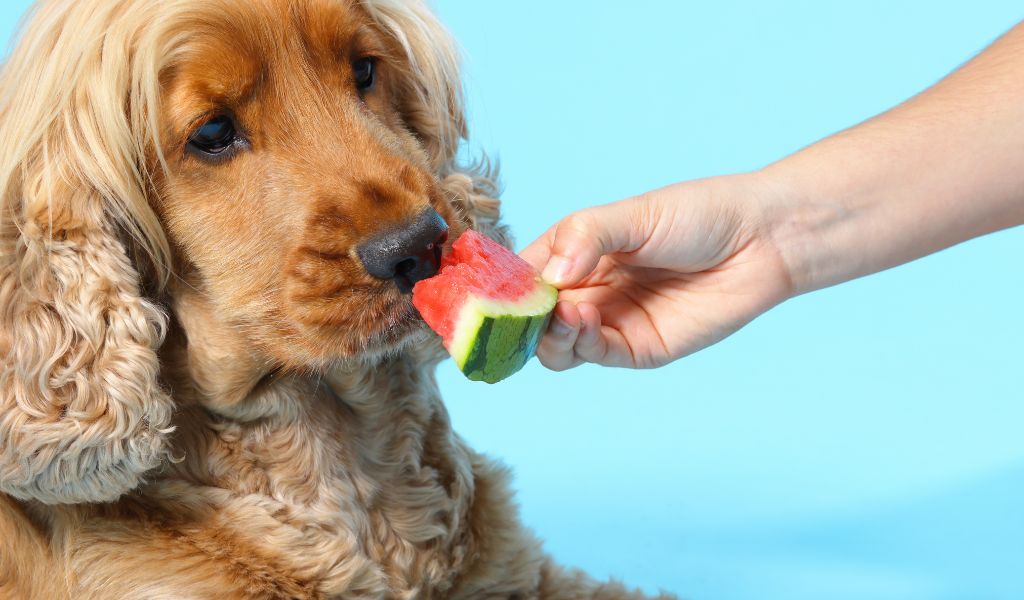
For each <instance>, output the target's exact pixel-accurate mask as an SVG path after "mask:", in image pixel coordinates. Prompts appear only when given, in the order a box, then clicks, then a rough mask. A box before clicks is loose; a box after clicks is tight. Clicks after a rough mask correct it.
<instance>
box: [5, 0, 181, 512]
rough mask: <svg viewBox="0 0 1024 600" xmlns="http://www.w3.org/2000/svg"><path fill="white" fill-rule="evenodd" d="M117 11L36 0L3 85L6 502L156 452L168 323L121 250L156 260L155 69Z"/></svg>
mask: <svg viewBox="0 0 1024 600" xmlns="http://www.w3.org/2000/svg"><path fill="white" fill-rule="evenodd" d="M125 4H127V3H108V4H100V5H95V6H93V5H92V3H77V2H73V1H70V0H53V1H51V2H46V3H41V4H40V5H38V6H37V8H36V15H35V18H34V19H33V20H32V22H31V26H30V29H29V31H28V32H27V33H26V39H29V40H32V41H33V43H31V44H28V43H25V44H19V46H18V48H17V49H16V50H15V52H14V53H13V54H12V56H11V57H10V59H9V60H8V62H7V64H5V65H4V68H3V74H2V78H0V89H2V90H3V92H4V93H3V94H2V95H0V492H4V493H7V494H10V495H12V496H14V497H17V498H22V499H35V500H39V501H41V502H45V503H51V504H53V503H75V502H97V501H109V500H112V499H115V498H117V497H118V496H120V495H121V494H123V493H124V492H126V491H128V490H130V489H132V488H134V487H136V486H137V485H138V484H139V483H140V481H141V480H142V476H143V474H144V473H146V471H148V470H150V469H152V468H154V467H156V466H157V465H158V464H159V463H160V461H161V460H162V457H163V456H164V454H165V449H164V448H165V445H164V438H165V436H166V433H167V431H168V425H169V422H170V416H171V401H170V398H169V397H168V395H167V394H166V393H165V392H164V391H163V390H161V389H160V387H159V384H158V383H157V374H158V369H159V363H158V360H157V356H156V349H157V348H158V347H159V345H160V344H161V341H162V338H163V334H164V330H165V327H166V317H165V315H164V314H163V313H162V312H161V310H160V309H159V308H158V307H157V306H155V305H154V304H152V303H151V302H149V301H147V300H144V299H143V298H142V295H141V293H140V278H139V274H138V273H137V271H136V268H135V267H134V266H133V263H132V261H131V260H130V259H129V257H128V255H127V252H126V245H125V240H128V239H131V240H134V241H133V248H141V249H142V250H141V254H142V255H146V256H149V257H151V258H154V259H157V258H159V257H160V256H166V240H164V239H163V237H162V231H161V230H160V229H159V225H158V224H157V221H156V218H155V216H154V215H153V214H152V211H151V209H150V208H149V207H148V204H147V202H146V195H145V193H144V191H143V190H144V183H143V182H144V180H145V177H144V176H143V174H142V167H141V165H142V164H143V155H142V148H143V147H145V146H146V144H147V143H148V138H147V136H146V135H145V134H142V133H141V131H143V130H145V128H146V125H145V123H146V114H147V112H146V110H145V109H146V102H145V101H143V98H144V97H147V98H152V97H154V96H155V93H154V91H153V90H155V87H154V86H155V77H156V75H155V73H156V72H157V71H158V69H156V70H155V69H154V65H147V64H144V63H143V62H141V61H139V60H138V59H137V58H136V55H135V53H134V52H133V50H132V49H133V48H134V42H133V41H132V39H131V36H133V35H135V33H134V31H133V30H132V29H131V28H126V27H120V28H119V27H114V26H113V24H114V23H116V22H118V19H120V18H121V17H123V16H124V15H122V14H121V13H125V12H126V11H127V10H128V9H129V8H128V7H126V6H125ZM136 12H137V13H138V14H137V15H136V18H138V19H139V20H140V22H142V21H143V20H144V19H146V18H147V15H145V14H143V13H141V12H140V11H136ZM150 22H152V19H150ZM133 69H135V70H136V71H138V73H146V74H147V75H146V76H136V75H138V73H134V74H133ZM26 82H31V85H26ZM15 90H17V93H15ZM161 249H163V251H162V252H161Z"/></svg>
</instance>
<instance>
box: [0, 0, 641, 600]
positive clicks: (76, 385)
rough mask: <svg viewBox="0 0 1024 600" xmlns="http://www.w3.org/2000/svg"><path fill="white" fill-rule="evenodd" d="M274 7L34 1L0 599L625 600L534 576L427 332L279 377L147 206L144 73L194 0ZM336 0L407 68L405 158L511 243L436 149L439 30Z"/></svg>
mask: <svg viewBox="0 0 1024 600" xmlns="http://www.w3.org/2000/svg"><path fill="white" fill-rule="evenodd" d="M318 2H319V4H318ZM334 3H343V0H334ZM284 4H286V3H285V1H284V0H217V2H201V1H200V0H92V1H89V2H85V1H82V0H48V1H44V2H42V3H40V4H39V5H38V6H37V7H36V8H35V9H34V12H33V14H32V16H31V18H30V19H29V21H28V26H27V28H26V29H25V31H24V33H23V34H22V35H21V39H20V42H19V44H18V46H17V48H16V49H15V51H14V52H13V54H12V55H11V57H10V59H9V61H8V63H7V64H6V65H5V66H4V68H3V73H2V75H0V598H18V599H20V598H24V599H37V598H45V599H49V598H78V599H114V598H116V599H139V600H143V599H145V600H153V599H159V598H168V599H170V598H174V599H182V598H303V599H306V598H352V599H355V598H465V599H475V598H517V599H528V598H537V599H582V598H601V599H609V600H610V599H618V598H641V597H643V596H642V595H641V594H639V593H636V592H630V591H628V590H626V589H625V588H623V587H622V586H620V585H618V584H615V583H611V584H599V583H596V582H594V581H592V580H590V579H589V578H587V577H586V576H584V575H582V574H580V573H578V572H573V571H565V570H563V569H561V568H559V567H557V566H555V565H554V564H552V562H551V561H550V559H549V558H548V557H547V556H546V555H545V554H544V552H543V551H542V549H541V544H540V542H539V541H538V540H537V539H536V538H535V537H534V535H533V534H532V533H531V532H529V531H528V530H527V529H525V528H524V527H523V526H522V525H521V523H520V521H519V518H518V515H517V509H516V507H515V504H514V502H513V499H512V494H511V492H510V487H509V481H508V480H509V477H508V473H507V471H506V470H505V469H504V468H503V467H501V466H500V465H498V464H496V463H495V462H494V461H492V460H489V459H487V458H486V457H484V456H481V455H480V454H478V453H476V452H474V451H473V450H472V449H470V448H469V447H468V446H467V445H466V444H465V443H464V442H463V441H462V440H461V439H460V438H459V437H458V436H457V435H456V434H455V433H454V432H453V431H452V429H451V425H450V423H449V419H448V414H447V412H446V410H445V408H444V405H443V403H442V402H441V400H440V395H439V393H438V390H437V386H436V383H435V381H434V376H433V370H434V367H435V365H436V363H437V361H438V360H439V359H440V357H441V355H442V352H441V350H440V346H439V344H438V343H437V342H436V340H429V341H428V338H427V336H426V335H425V333H423V332H422V331H421V332H420V333H417V334H410V336H408V337H407V338H406V339H405V340H404V342H402V343H396V344H393V345H392V346H391V347H383V349H381V348H377V349H371V348H370V347H369V346H367V348H366V350H365V352H362V353H359V354H358V355H356V356H349V357H346V358H344V359H338V360H334V361H329V362H326V363H323V364H321V363H315V364H309V365H306V366H305V367H303V368H299V369H294V368H293V369H282V368H281V367H280V366H275V365H274V364H273V362H274V361H273V360H272V355H271V354H268V353H267V351H266V348H265V347H262V346H260V345H259V344H258V343H255V342H253V341H252V339H250V337H247V336H248V335H249V332H250V330H251V328H252V327H254V324H253V323H254V322H255V321H253V322H246V321H244V320H242V321H240V320H239V317H238V316H237V314H236V313H230V312H229V311H228V310H227V309H225V307H224V306H223V303H224V301H223V300H222V299H218V297H217V296H216V294H214V293H212V292H211V291H210V290H212V289H216V286H215V284H216V282H210V281H209V280H208V278H207V279H204V278H203V277H202V276H201V270H200V269H198V268H197V267H196V266H195V265H190V264H187V261H184V262H183V260H182V258H181V256H182V254H183V253H185V252H187V251H188V250H189V248H188V247H185V245H183V244H182V243H181V242H180V241H176V240H175V239H174V236H172V235H170V234H169V229H168V225H167V218H164V217H161V215H160V214H159V213H158V211H157V210H155V209H154V206H156V205H159V204H160V202H161V201H162V197H163V196H162V195H163V194H168V193H173V192H174V190H175V189H176V188H175V186H177V185H178V183H177V182H178V181H180V177H179V178H177V179H176V178H175V175H174V168H175V167H174V164H175V160H177V159H176V158H175V157H172V156H170V155H169V154H167V152H166V151H165V149H166V148H168V147H170V145H169V144H170V141H169V140H168V139H166V138H165V137H162V136H164V135H165V133H166V131H168V130H167V128H166V127H165V124H164V122H163V121H162V120H161V119H162V117H161V114H163V113H161V110H162V109H163V108H164V107H165V106H166V99H165V98H164V96H163V94H164V93H165V87H166V82H165V81H164V80H163V79H162V77H163V75H164V74H165V73H166V72H167V69H168V67H169V65H172V64H174V62H175V61H176V60H179V59H180V58H181V54H182V53H183V52H184V50H182V49H183V48H185V47H187V44H188V42H189V41H190V39H191V38H190V36H191V32H192V31H193V30H194V28H197V27H201V26H204V24H206V23H208V21H209V19H212V18H215V16H216V15H215V13H213V12H212V10H213V9H212V8H211V7H213V6H215V5H216V6H218V7H220V8H223V9H225V10H227V9H229V8H230V9H232V10H234V9H237V10H240V11H254V10H259V9H261V7H265V8H267V9H268V10H269V9H270V7H273V6H277V5H284ZM306 4H308V5H310V6H313V5H316V6H319V5H321V4H322V5H325V6H326V5H328V4H330V2H327V0H302V2H298V1H297V0H292V3H291V4H289V5H288V6H290V7H292V8H294V7H295V6H298V5H306ZM356 4H358V6H357V7H356V8H357V9H358V10H363V11H366V14H368V15H369V17H370V18H371V19H372V21H373V23H374V24H375V26H376V27H377V28H379V31H381V32H383V34H384V35H386V36H389V37H390V39H391V41H392V42H394V43H395V44H396V47H399V48H401V49H402V52H404V54H405V56H404V63H402V64H405V65H407V72H402V73H398V74H399V75H402V76H403V77H399V78H398V83H397V84H396V85H397V87H396V90H397V92H396V93H397V94H398V96H399V98H400V100H401V106H402V115H403V119H404V123H403V125H404V127H406V128H407V129H408V131H409V132H411V135H412V138H411V139H415V141H416V144H417V145H418V147H417V148H414V149H412V150H409V151H408V152H407V153H406V154H407V155H408V156H411V157H412V158H410V159H409V160H411V161H413V162H415V161H419V160H421V159H420V158H418V157H421V158H422V163H423V164H424V165H426V168H428V169H429V171H430V172H431V174H432V176H433V177H434V178H436V184H429V185H436V186H437V189H438V190H439V193H440V194H441V196H442V197H443V201H444V202H445V203H446V205H445V209H446V210H450V211H451V214H452V215H455V217H454V218H455V220H461V221H464V222H465V225H468V226H473V227H476V228H479V229H482V230H485V231H487V232H488V233H489V234H490V235H492V236H493V237H495V238H497V239H500V240H502V241H504V242H506V243H508V237H507V232H506V230H505V229H504V227H503V226H501V224H500V222H499V211H498V202H497V200H495V199H494V197H495V196H496V195H497V191H496V189H495V186H494V184H493V179H492V177H490V175H489V174H488V173H487V172H486V171H487V170H486V169H479V170H477V171H473V170H466V169H461V168H459V167H458V165H457V164H456V162H455V160H454V155H455V150H456V146H457V144H458V140H459V138H460V137H461V136H463V135H464V134H465V124H464V121H463V112H462V99H461V96H460V91H459V90H460V88H459V79H458V68H457V67H458V65H457V60H456V54H455V52H454V50H453V46H452V43H451V41H450V40H449V39H448V36H447V34H446V33H445V31H444V29H443V28H442V27H441V26H440V24H439V23H438V22H437V21H436V19H435V18H434V17H433V16H432V15H431V14H430V12H429V10H428V9H427V7H426V6H425V5H424V4H423V3H422V2H420V0H363V1H361V2H357V3H356ZM253 7H255V8H253ZM204 11H206V12H204ZM211 15H213V16H212V17H211ZM203 19H207V20H206V21H204V20H203ZM400 133H401V132H400ZM429 185H428V187H429ZM263 251H267V252H269V251H270V250H268V249H266V248H263ZM224 260H228V258H225V259H224ZM261 318H262V317H261ZM289 339H290V338H289ZM614 551H615V549H609V552H614Z"/></svg>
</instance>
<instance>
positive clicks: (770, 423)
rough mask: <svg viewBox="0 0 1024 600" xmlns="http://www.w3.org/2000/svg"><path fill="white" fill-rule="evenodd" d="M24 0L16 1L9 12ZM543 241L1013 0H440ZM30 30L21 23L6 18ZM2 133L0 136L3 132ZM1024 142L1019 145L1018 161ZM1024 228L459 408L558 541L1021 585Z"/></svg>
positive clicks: (785, 137) (842, 112)
mask: <svg viewBox="0 0 1024 600" xmlns="http://www.w3.org/2000/svg"><path fill="white" fill-rule="evenodd" d="M25 5H26V3H24V2H7V3H5V4H4V7H3V8H2V9H0V11H2V12H0V23H2V25H3V26H4V27H6V29H5V30H4V31H6V32H9V31H10V30H11V28H12V26H13V23H14V20H15V19H16V18H17V15H19V14H20V13H21V12H22V11H23V9H24V6H25ZM435 6H436V7H437V9H438V11H439V12H440V14H441V15H442V18H443V19H444V20H445V21H446V22H447V24H448V25H449V26H450V28H451V29H452V31H453V32H454V33H455V35H456V37H457V38H458V39H459V41H460V43H461V45H462V48H463V50H464V54H465V56H466V84H467V89H468V98H469V106H470V113H471V127H472V133H473V139H474V144H473V147H474V148H477V149H485V150H487V151H488V152H490V153H492V155H494V156H498V157H500V159H501V163H502V167H503V175H504V182H505V186H506V193H505V195H504V200H505V214H506V219H507V221H508V222H509V223H510V224H511V225H512V227H513V229H514V231H515V233H516V234H517V236H518V239H519V240H520V246H522V245H524V244H525V243H527V242H529V241H530V240H531V239H532V238H533V237H534V236H536V235H537V234H539V233H540V232H541V231H543V230H544V229H545V228H547V227H548V226H549V225H550V224H551V223H553V222H554V221H555V220H556V219H557V218H559V217H560V216H562V215H564V214H566V213H568V212H569V211H571V210H573V209H576V208H580V207H583V206H587V205H590V204H594V203H599V202H605V201H610V200H615V199H618V198H620V197H624V196H627V195H630V194H634V193H637V192H641V191H643V190H646V189H649V188H653V187H656V186H661V185H664V184H667V183H670V182H673V181H677V180H681V179H686V178H693V177H703V176H707V175H714V174H720V173H728V172H736V171H742V170H746V169H752V168H756V167H759V166H762V165H764V164H766V163H768V162H770V161H772V160H775V159H777V158H780V157H781V156H783V155H785V154H787V153H789V152H792V151H794V150H796V149H798V148H800V147H802V146H804V145H806V144H808V143H810V142H813V141H814V140H816V139H818V138H820V137H822V136H825V135H828V134H829V133H832V132H835V131H837V130H839V129H842V128H845V127H848V126H850V125H853V124H855V123H857V122H858V121H860V120H862V119H865V118H867V117H869V116H871V115H873V114H875V113H877V112H879V111H881V110H884V109H885V108H887V107H889V106H891V105H893V104H895V103H897V102H899V101H901V100H903V99H905V98H907V97H909V96H910V95H912V94H914V93H915V92H917V91H919V90H920V89H922V88H923V87H925V86H927V85H929V84H931V83H933V82H934V81H936V80H937V79H938V78H940V77H941V76H942V75H943V74H945V73H946V72H948V71H949V70H950V69H952V68H954V67H956V66H957V65H958V64H960V63H961V62H963V61H964V60H965V59H967V58H968V57H970V56H971V55H972V54H974V53H975V52H977V51H978V50H980V49H981V48H983V47H984V46H985V45H986V44H987V43H988V42H990V41H991V40H992V39H994V38H995V37H996V36H997V35H999V34H1000V33H1001V32H1003V31H1005V30H1006V29H1008V28H1009V27H1011V26H1012V25H1013V24H1014V23H1016V21H1017V20H1019V19H1021V18H1022V17H1024V8H1021V7H1020V5H1019V3H1017V2H1011V1H1005V2H998V1H988V2H949V1H941V0H940V1H934V0H933V1H930V2H929V1H923V0H913V1H911V0H906V1H897V2H893V1H890V2H878V1H858V2H852V1H847V2H827V1H818V2H812V1H803V2H800V1H796V0H786V1H779V2H764V1H763V0H760V1H755V0H732V1H719V2H714V3H712V2H675V1H668V0H663V1H660V2H654V1H645V0H633V1H631V2H610V1H597V0H592V1H584V0H574V1H569V0H560V1H558V0H555V1H543V0H516V1H512V0H506V1H502V2H497V1H491V0H486V1H485V0H436V1H435ZM8 35H9V34H8ZM0 143H2V141H0ZM1022 168H1024V166H1022ZM1022 259H1024V231H1022V230H1021V229H1020V228H1018V229H1016V230H1011V231H1007V232H1003V233H1000V234H997V235H993V236H989V237H987V238H984V239H980V240H975V241H972V242H969V243H966V244H963V245H961V246H959V247H957V248H954V249H951V250H948V251H945V252H942V253H940V254H938V255H935V256H932V257H929V258H927V259H924V260H921V261H918V262H916V263H914V264H911V265H907V266H904V267H900V268H898V269H894V270H892V271H889V272H886V273H882V274H880V275H876V276H872V277H868V278H865V279H862V280H859V281H855V282H852V283H848V284H846V285H843V286H839V287H837V288H833V289H830V290H825V291H821V292H817V293H814V294H811V295H808V296H804V297H801V298H798V299H796V300H793V301H791V302H789V303H787V304H785V305H783V306H781V307H779V308H777V309H775V310H773V311H772V312H770V313H769V314H767V315H765V316H764V317H762V318H760V319H758V320H757V321H755V322H754V323H753V324H751V325H750V326H748V327H747V328H746V329H744V330H743V331H741V332H740V333H738V334H736V335H735V336H733V337H732V338H730V339H728V340H726V341H725V342H723V343H721V344H719V345H717V346H715V347H713V348H711V349H709V350H706V351H704V352H702V353H700V354H698V355H696V356H693V357H691V358H688V359H686V360H683V361H681V362H679V363H677V364H674V365H672V366H670V367H667V368H663V369H660V370H658V371H648V372H628V371H621V370H608V369H598V368H587V367H585V368H580V369H577V370H575V371H572V372H568V373H561V374H558V373H550V372H547V371H545V370H543V369H542V368H540V367H539V365H537V364H536V363H534V364H532V365H530V366H529V367H528V368H527V369H526V370H525V371H524V372H523V373H522V374H521V375H519V376H518V377H514V378H512V379H510V380H508V381H506V382H504V383H502V384H500V385H497V386H493V387H488V386H486V385H484V384H476V383H470V382H466V381H464V380H463V379H462V378H461V377H460V376H459V375H458V374H457V373H456V372H455V370H454V367H453V366H452V365H451V364H450V363H446V364H444V365H442V368H441V380H442V386H443V389H444V391H445V394H446V396H447V399H448V402H449V406H450V408H451V412H452V418H453V420H454V423H455V426H456V428H457V429H458V430H459V431H460V432H461V433H462V434H463V435H464V436H465V437H466V438H468V439H469V440H470V441H471V442H472V444H473V445H474V446H476V447H477V448H479V449H482V450H484V451H486V452H488V453H490V454H492V455H494V456H496V457H500V458H501V459H503V460H504V461H505V462H507V463H508V464H510V465H511V466H512V467H513V468H514V469H515V472H516V476H517V478H516V485H517V487H518V489H519V490H520V493H519V497H520V499H521V502H522V509H523V515H524V518H525V520H526V521H527V522H528V523H529V524H530V525H531V526H533V527H534V528H535V529H536V530H537V531H538V532H539V533H540V535H541V536H542V537H544V538H545V539H546V540H547V548H548V549H549V550H550V552H551V553H553V554H554V556H555V557H556V558H557V559H558V560H559V561H561V562H563V563H567V564H571V565H576V566H579V567H583V568H585V569H586V570H587V571H589V572H591V573H592V574H594V575H596V576H599V577H608V576H614V577H617V578H620V579H623V580H625V581H626V582H627V583H629V584H633V585H637V586H641V587H643V588H644V589H645V590H647V591H652V592H653V591H656V590H657V589H659V588H662V589H666V590H669V591H673V592H676V593H678V594H680V595H681V596H684V597H687V598H692V599H694V600H726V599H730V600H731V599H758V600H765V599H767V600H774V599H780V600H802V599H807V600H822V599H829V600H846V599H849V600H863V599H866V598H871V599H880V600H887V599H901V600H909V599H915V600H916V599H929V600H954V599H956V600H959V599H964V600H967V599H971V600H976V599H1011V598H1013V599H1019V598H1024V575H1022V573H1024V435H1022V431H1024V391H1022V389H1024V365H1022V357H1024V354H1022V352H1021V347H1020V339H1021V337H1022V335H1024V310H1022V303H1024V266H1022V265H1021V261H1022Z"/></svg>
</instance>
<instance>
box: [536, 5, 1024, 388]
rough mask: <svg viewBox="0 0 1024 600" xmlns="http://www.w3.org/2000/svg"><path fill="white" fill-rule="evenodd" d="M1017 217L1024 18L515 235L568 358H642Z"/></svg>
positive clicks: (624, 361)
mask: <svg viewBox="0 0 1024 600" xmlns="http://www.w3.org/2000/svg"><path fill="white" fill-rule="evenodd" d="M1022 223H1024V23H1022V24H1018V25H1017V26H1016V27H1014V28H1013V29H1012V30H1010V31H1009V32H1008V33H1007V34H1005V35H1004V36H1003V37H1002V38H1000V39H999V40H997V41H996V42H995V43H993V44H992V45H991V46H990V47H989V48H987V49H986V50H985V51H983V52H982V53H980V54H979V55H978V56H976V57H975V58H974V59H972V60H971V61H969V62H968V63H966V64H965V65H963V66H962V67H961V68H959V69H957V70H956V71H954V72H953V73H952V74H950V75H949V76H948V77H946V78H945V79H944V80H942V81H941V82H939V83H938V84H936V85H935V86H933V87H932V88H930V89H928V90H926V91H924V92H923V93H921V94H919V95H918V96H916V97H914V98H912V99H910V100H908V101H907V102H905V103H903V104H901V105H899V106H897V107H895V108H893V109H892V110H890V111H888V112H886V113H884V114H882V115H879V116H877V117H875V118H873V119H870V120H868V121H866V122H864V123H862V124H860V125H857V126H855V127H853V128H851V129H848V130H846V131H843V132H840V133H838V134H836V135H833V136H831V137H828V138H825V139H824V140H822V141H820V142H818V143H816V144H814V145H812V146H810V147H808V148H806V149H804V150H801V151H800V152H797V153H795V154H793V155H791V156H789V157H787V158H785V159H783V160H780V161H778V162H776V163H774V164H771V165H769V166H767V167H765V168H763V169H761V170H758V171H755V172H751V173H744V174H739V175H728V176H721V177H713V178H709V179H702V180H697V181H688V182H684V183H678V184H675V185H671V186H668V187H665V188H662V189H658V190H654V191H651V192H647V193H645V194H642V195H639V196H636V197H633V198H629V199H626V200H622V201H619V202H615V203H612V204H607V205H603V206H597V207H593V208H587V209H584V210H581V211H578V212H575V213H572V214H570V215H568V216H567V217H565V218H564V219H562V220H561V221H559V222H558V223H556V224H555V225H554V226H552V227H551V228H550V229H549V230H548V231H547V232H546V233H544V234H543V235H542V236H541V237H540V238H538V239H537V240H536V241H534V242H533V243H532V244H530V246H528V247H527V248H525V249H524V250H523V251H522V256H523V257H524V258H525V259H526V260H527V261H528V262H530V263H531V264H533V265H534V266H535V267H536V268H537V269H538V270H540V271H542V273H543V276H544V278H545V279H546V280H548V281H549V282H551V283H552V284H554V285H555V286H556V287H558V288H559V289H560V290H561V292H560V296H559V298H560V301H559V303H558V305H557V306H556V309H555V316H554V318H553V319H552V322H551V326H550V327H549V329H548V332H547V333H546V334H545V336H544V338H543V339H542V341H541V343H540V346H539V347H538V349H537V356H538V358H539V359H540V361H541V363H543V364H544V365H545V366H546V367H548V368H550V369H553V370H556V371H560V370H564V369H569V368H572V367H574V366H577V365H579V364H581V363H583V362H592V363H597V364H601V365H607V366H618V367H633V368H649V367H657V366H661V365H664V364H667V363H669V362H672V361H674V360H676V359H678V358H680V357H683V356H686V355H688V354H691V353H693V352H696V351H698V350H700V349H702V348H705V347H707V346H709V345H711V344H713V343H715V342H717V341H719V340H721V339H723V338H725V337H727V336H728V335H730V334H732V333H733V332H735V331H736V330H738V329H739V328H740V327H742V326H743V325H745V324H747V323H748V322H750V321H751V320H752V319H754V318H756V317H757V316H758V315H760V314H761V313H763V312H765V311H767V310H769V309H770V308H772V307H773V306H775V305H777V304H779V303H781V302H784V301H785V300H787V299H789V298H791V297H794V296H796V295H799V294H803V293H806V292H810V291H813V290H817V289H821V288H824V287H828V286H831V285H835V284H837V283H841V282H844V281H848V280H850V279H854V278H857V277H861V276H863V275H867V274H870V273H875V272H877V271H881V270H884V269H887V268H890V267H893V266H896V265H899V264H902V263H905V262H908V261H911V260H914V259H916V258H919V257H922V256H925V255H927V254H930V253H932V252H936V251H938V250H941V249H943V248H947V247H949V246H952V245H955V244H957V243H959V242H962V241H965V240H968V239H971V238H974V237H977V236H980V235H983V234H986V233H990V232H993V231H997V230H1000V229H1005V228H1008V227H1013V226H1016V225H1020V224H1022Z"/></svg>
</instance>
